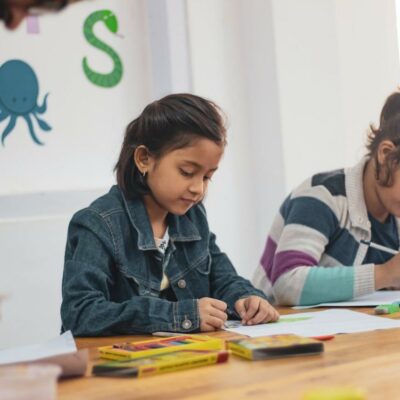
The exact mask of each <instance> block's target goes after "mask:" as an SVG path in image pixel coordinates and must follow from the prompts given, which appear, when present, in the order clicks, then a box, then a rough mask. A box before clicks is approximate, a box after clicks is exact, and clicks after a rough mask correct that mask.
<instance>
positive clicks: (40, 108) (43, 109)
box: [35, 93, 49, 114]
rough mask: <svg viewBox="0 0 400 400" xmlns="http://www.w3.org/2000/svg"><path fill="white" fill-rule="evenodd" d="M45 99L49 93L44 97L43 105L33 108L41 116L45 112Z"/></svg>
mask: <svg viewBox="0 0 400 400" xmlns="http://www.w3.org/2000/svg"><path fill="white" fill-rule="evenodd" d="M47 97H49V93H47V94H46V96H44V99H43V104H42V105H41V106H37V107H36V108H35V111H36V112H38V113H39V114H43V113H44V112H46V110H47Z"/></svg>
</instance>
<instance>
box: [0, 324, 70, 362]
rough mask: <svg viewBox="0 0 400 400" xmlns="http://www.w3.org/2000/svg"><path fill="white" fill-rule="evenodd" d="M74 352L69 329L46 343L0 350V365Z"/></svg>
mask: <svg viewBox="0 0 400 400" xmlns="http://www.w3.org/2000/svg"><path fill="white" fill-rule="evenodd" d="M74 352H76V345H75V341H74V338H73V336H72V333H71V331H68V332H65V333H63V334H62V335H61V336H58V337H57V338H55V339H52V340H50V341H48V342H46V343H41V344H35V345H31V346H21V347H15V348H10V349H4V350H0V365H5V364H13V363H19V362H30V361H36V360H41V359H43V358H47V357H53V356H59V355H62V354H69V353H74Z"/></svg>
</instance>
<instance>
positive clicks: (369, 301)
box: [293, 290, 400, 310]
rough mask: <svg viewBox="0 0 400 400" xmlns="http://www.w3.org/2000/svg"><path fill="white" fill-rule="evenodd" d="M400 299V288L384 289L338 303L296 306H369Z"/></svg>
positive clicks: (300, 307)
mask: <svg viewBox="0 0 400 400" xmlns="http://www.w3.org/2000/svg"><path fill="white" fill-rule="evenodd" d="M395 301H400V290H382V291H379V292H374V293H371V294H366V295H364V296H360V297H356V298H354V299H352V300H350V301H339V302H336V303H320V304H314V305H311V306H296V307H293V308H294V309H295V310H303V309H306V308H314V307H369V306H379V305H380V304H391V303H393V302H395Z"/></svg>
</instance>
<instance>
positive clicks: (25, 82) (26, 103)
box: [0, 60, 51, 146]
mask: <svg viewBox="0 0 400 400" xmlns="http://www.w3.org/2000/svg"><path fill="white" fill-rule="evenodd" d="M48 95H49V94H46V95H45V97H44V100H43V103H42V105H38V96H39V82H38V79H37V77H36V74H35V72H34V71H33V69H32V68H31V67H30V66H29V65H28V64H27V63H26V62H24V61H21V60H9V61H7V62H5V63H4V64H3V65H2V66H1V67H0V122H2V121H4V120H5V119H6V118H9V121H8V125H7V126H6V128H5V129H4V131H3V132H2V134H1V143H2V145H3V146H4V141H5V139H6V137H7V136H8V135H9V134H10V133H11V132H12V130H13V129H14V128H15V124H16V122H17V118H18V117H22V118H23V119H24V120H25V121H26V123H27V125H28V129H29V133H30V135H31V137H32V140H33V141H34V142H35V143H36V144H38V145H43V143H42V142H41V141H40V140H39V139H38V137H37V136H36V133H35V129H34V126H33V123H32V118H33V119H35V120H36V121H37V123H38V125H39V127H40V128H41V129H43V130H44V131H50V130H51V127H50V126H49V125H48V124H47V122H45V121H43V120H42V119H40V118H39V117H38V114H43V113H45V112H46V110H47V96H48Z"/></svg>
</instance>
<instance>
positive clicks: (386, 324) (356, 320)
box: [226, 309, 400, 337]
mask: <svg viewBox="0 0 400 400" xmlns="http://www.w3.org/2000/svg"><path fill="white" fill-rule="evenodd" d="M390 328H400V320H392V319H388V318H384V317H375V316H373V315H367V314H364V313H360V312H356V311H350V310H342V309H332V310H326V311H315V312H309V313H300V314H290V315H283V316H282V317H281V320H280V321H279V322H277V323H269V324H262V325H254V326H240V327H237V328H229V329H226V330H229V331H230V332H235V333H239V334H242V335H247V336H250V337H258V336H269V335H278V334H283V333H293V334H296V335H301V336H307V337H315V336H324V335H336V334H338V333H354V332H367V331H373V330H376V329H390Z"/></svg>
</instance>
